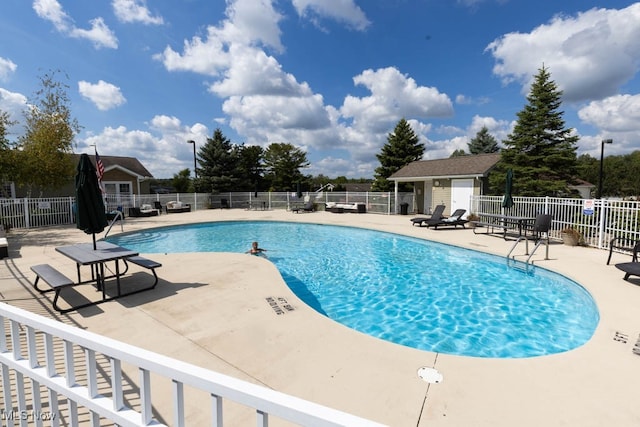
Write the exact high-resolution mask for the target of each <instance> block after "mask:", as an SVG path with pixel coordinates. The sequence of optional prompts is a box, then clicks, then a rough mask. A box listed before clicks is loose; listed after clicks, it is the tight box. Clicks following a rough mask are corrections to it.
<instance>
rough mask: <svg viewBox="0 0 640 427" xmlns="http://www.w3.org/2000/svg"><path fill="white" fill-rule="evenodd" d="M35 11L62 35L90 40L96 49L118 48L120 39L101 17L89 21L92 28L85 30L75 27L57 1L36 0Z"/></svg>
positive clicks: (34, 3)
mask: <svg viewBox="0 0 640 427" xmlns="http://www.w3.org/2000/svg"><path fill="white" fill-rule="evenodd" d="M33 10H35V12H36V14H37V15H38V16H39V17H41V18H42V19H45V20H47V21H49V22H51V23H52V24H53V25H54V27H55V28H56V29H57V30H58V31H60V32H61V33H63V34H65V35H67V36H69V37H73V38H79V39H87V40H90V41H91V42H93V45H94V46H95V47H96V49H100V48H103V47H107V48H111V49H116V48H117V47H118V39H117V38H116V36H115V34H114V33H113V31H111V29H110V28H109V27H108V26H107V25H106V24H105V23H104V20H103V19H102V18H100V17H99V18H95V19H92V20H91V21H89V23H90V24H91V28H90V29H88V30H85V29H82V28H78V27H76V26H75V25H74V23H73V20H72V19H71V18H70V17H69V15H67V13H66V12H65V11H64V10H63V9H62V6H61V5H60V3H59V2H58V1H57V0H34V2H33Z"/></svg>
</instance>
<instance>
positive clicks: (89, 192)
mask: <svg viewBox="0 0 640 427" xmlns="http://www.w3.org/2000/svg"><path fill="white" fill-rule="evenodd" d="M76 209H77V214H76V227H77V228H79V229H80V230H82V231H84V232H85V233H87V234H91V235H92V236H93V249H95V248H96V233H101V232H102V230H104V229H105V227H106V226H107V225H108V221H107V215H106V213H105V209H104V200H103V199H102V191H101V190H100V186H99V184H98V176H97V175H96V168H95V167H94V166H93V164H92V163H91V160H89V156H88V155H87V154H82V155H81V156H80V161H79V162H78V167H77V173H76Z"/></svg>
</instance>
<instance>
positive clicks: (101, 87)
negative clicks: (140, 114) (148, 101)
mask: <svg viewBox="0 0 640 427" xmlns="http://www.w3.org/2000/svg"><path fill="white" fill-rule="evenodd" d="M78 90H79V91H80V95H82V96H83V97H84V98H86V99H88V100H89V101H91V102H93V103H94V104H95V105H96V107H98V109H99V110H100V111H107V110H110V109H112V108H115V107H118V106H120V105H122V104H124V103H125V102H127V100H126V99H125V97H124V96H123V95H122V92H120V88H119V87H117V86H115V85H112V84H111V83H107V82H105V81H103V80H100V81H98V83H95V84H93V83H89V82H86V81H80V82H78Z"/></svg>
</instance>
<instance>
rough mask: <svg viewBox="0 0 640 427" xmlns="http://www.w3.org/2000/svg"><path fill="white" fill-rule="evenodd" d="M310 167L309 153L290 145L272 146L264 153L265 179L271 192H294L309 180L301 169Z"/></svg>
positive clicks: (274, 144) (277, 144)
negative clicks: (298, 184) (297, 185)
mask: <svg viewBox="0 0 640 427" xmlns="http://www.w3.org/2000/svg"><path fill="white" fill-rule="evenodd" d="M308 166H309V161H308V160H307V153H305V152H304V151H302V150H301V149H299V148H297V147H294V146H293V145H292V144H288V143H283V142H280V143H273V144H270V145H269V146H268V147H267V149H266V150H265V153H264V167H265V179H266V180H267V181H268V182H269V183H270V185H271V190H274V191H293V190H294V189H296V184H297V183H299V182H302V181H306V180H307V178H306V177H305V176H304V175H303V174H302V172H301V171H300V169H302V168H306V167H308Z"/></svg>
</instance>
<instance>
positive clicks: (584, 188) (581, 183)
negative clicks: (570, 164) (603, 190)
mask: <svg viewBox="0 0 640 427" xmlns="http://www.w3.org/2000/svg"><path fill="white" fill-rule="evenodd" d="M569 188H570V189H572V190H576V191H577V192H578V193H579V194H580V197H581V198H583V199H593V197H594V196H593V192H594V191H595V189H596V186H595V185H593V184H592V183H590V182H587V181H585V180H583V179H577V180H576V184H574V185H570V186H569Z"/></svg>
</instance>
